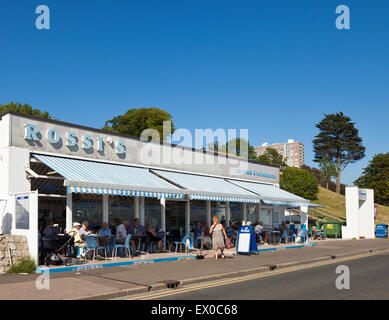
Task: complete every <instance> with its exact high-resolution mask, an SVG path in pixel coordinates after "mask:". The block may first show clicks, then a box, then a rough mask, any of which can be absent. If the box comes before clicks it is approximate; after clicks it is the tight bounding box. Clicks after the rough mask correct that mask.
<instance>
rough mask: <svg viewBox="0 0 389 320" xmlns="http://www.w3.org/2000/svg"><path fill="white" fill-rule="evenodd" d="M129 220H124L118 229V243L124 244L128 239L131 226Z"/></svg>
mask: <svg viewBox="0 0 389 320" xmlns="http://www.w3.org/2000/svg"><path fill="white" fill-rule="evenodd" d="M129 224H130V223H129V222H128V220H124V221H123V223H121V224H119V225H118V226H117V228H116V242H117V243H121V244H124V243H125V242H126V238H127V228H128V226H129Z"/></svg>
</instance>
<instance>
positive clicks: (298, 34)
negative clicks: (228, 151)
mask: <svg viewBox="0 0 389 320" xmlns="http://www.w3.org/2000/svg"><path fill="white" fill-rule="evenodd" d="M40 4H45V5H47V6H48V7H49V8H50V13H51V21H50V22H51V29H50V30H37V29H36V28H35V19H36V17H37V14H35V8H36V7H37V6H38V5H40ZM340 4H345V5H348V6H349V7H350V10H351V30H347V31H345V30H343V31H339V30H337V29H336V28H335V19H336V14H335V8H336V7H337V6H338V5H340ZM0 39H1V50H0V71H1V77H0V104H5V103H8V102H10V101H18V102H22V103H29V104H31V105H32V106H34V107H38V108H41V109H44V110H47V111H49V112H50V113H52V114H53V115H54V116H56V117H58V118H59V119H61V120H64V121H69V122H74V123H79V124H83V125H88V126H92V127H98V128H99V127H102V126H103V125H104V122H105V121H106V120H108V119H111V118H112V117H114V116H116V115H119V114H122V113H124V112H125V111H126V110H127V109H129V108H132V107H160V108H163V109H165V110H167V111H169V112H170V113H171V114H172V115H173V117H174V122H175V125H176V127H180V128H188V129H191V130H194V129H195V128H213V129H216V128H225V129H227V128H237V129H239V128H242V129H248V130H249V138H250V142H251V143H252V144H254V145H258V144H261V143H262V142H265V141H266V142H269V143H274V142H283V141H286V140H287V139H288V138H294V139H295V140H298V141H301V142H303V143H304V144H305V158H306V163H307V164H308V165H313V163H312V158H313V152H312V143H311V141H312V139H313V137H314V135H315V134H317V130H316V128H315V127H314V124H315V123H317V122H319V121H320V120H321V119H322V118H323V113H333V112H338V111H343V112H344V113H345V114H347V115H349V116H350V117H351V118H352V120H353V121H355V122H356V123H357V127H358V128H359V130H360V135H361V136H362V137H363V139H364V143H365V146H366V148H367V152H366V158H365V159H364V160H362V161H360V162H358V163H357V164H354V165H350V166H349V167H348V168H347V169H346V171H345V172H344V174H343V182H345V183H349V184H351V183H352V181H353V180H355V179H356V178H357V177H358V176H359V175H360V173H361V170H362V168H364V167H365V166H366V165H367V163H368V161H369V160H370V159H371V158H372V156H373V155H374V154H376V153H379V152H389V150H388V145H389V144H388V141H387V140H388V136H389V134H388V129H387V123H388V119H389V108H388V101H389V79H388V78H389V73H388V71H389V2H388V1H386V0H382V1H378V0H375V1H374V0H373V1H367V0H365V1H362V0H360V1H354V0H352V1H345V0H338V1H332V0H317V1H312V0H310V1H302V0H300V1H297V0H285V1H259V0H255V1H230V0H223V1H220V0H211V1H204V0H196V1H194V0H191V1H185V0H179V1H169V0H161V1H141V0H138V1H130V0H126V1H124V0H123V1H101V0H94V1H87V0H84V1H73V0H68V1H59V0H56V1H52V0H41V1H4V0H0Z"/></svg>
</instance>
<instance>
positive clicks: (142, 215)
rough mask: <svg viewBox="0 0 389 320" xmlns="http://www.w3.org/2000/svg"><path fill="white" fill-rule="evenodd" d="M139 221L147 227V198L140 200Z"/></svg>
mask: <svg viewBox="0 0 389 320" xmlns="http://www.w3.org/2000/svg"><path fill="white" fill-rule="evenodd" d="M139 219H140V224H141V225H142V226H144V225H145V198H144V197H140V198H139Z"/></svg>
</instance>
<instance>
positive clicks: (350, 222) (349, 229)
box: [342, 187, 359, 239]
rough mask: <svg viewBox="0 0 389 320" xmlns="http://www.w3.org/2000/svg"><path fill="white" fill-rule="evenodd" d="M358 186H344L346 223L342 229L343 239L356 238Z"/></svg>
mask: <svg viewBox="0 0 389 320" xmlns="http://www.w3.org/2000/svg"><path fill="white" fill-rule="evenodd" d="M358 192H359V191H358V187H346V220H347V225H346V227H345V228H343V229H342V238H343V239H352V238H358V211H359V193H358Z"/></svg>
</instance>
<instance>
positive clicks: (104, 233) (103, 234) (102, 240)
mask: <svg viewBox="0 0 389 320" xmlns="http://www.w3.org/2000/svg"><path fill="white" fill-rule="evenodd" d="M98 234H99V236H100V237H99V244H100V245H101V246H107V245H109V243H110V240H111V230H110V229H109V228H108V223H107V222H103V223H102V224H101V228H100V230H99V233H98Z"/></svg>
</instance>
